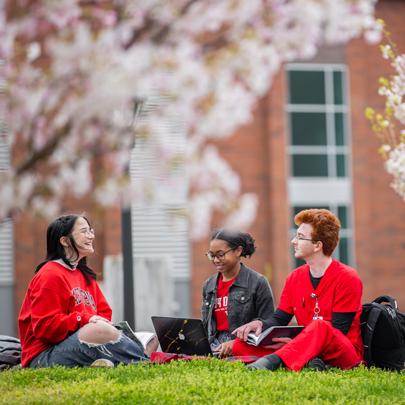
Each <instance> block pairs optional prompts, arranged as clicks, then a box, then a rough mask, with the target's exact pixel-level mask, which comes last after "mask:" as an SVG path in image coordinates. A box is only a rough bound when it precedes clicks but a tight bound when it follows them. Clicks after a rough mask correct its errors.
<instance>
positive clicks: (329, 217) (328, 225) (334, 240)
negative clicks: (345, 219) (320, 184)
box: [294, 208, 341, 256]
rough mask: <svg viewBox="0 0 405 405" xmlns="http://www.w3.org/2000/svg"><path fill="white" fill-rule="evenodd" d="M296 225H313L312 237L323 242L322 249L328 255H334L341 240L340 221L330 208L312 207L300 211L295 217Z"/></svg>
mask: <svg viewBox="0 0 405 405" xmlns="http://www.w3.org/2000/svg"><path fill="white" fill-rule="evenodd" d="M294 222H295V224H296V225H298V226H300V225H301V224H309V225H311V226H312V228H313V230H312V235H311V237H312V239H313V240H314V241H321V242H322V251H323V253H324V255H326V256H332V253H333V251H334V250H335V248H336V246H337V244H338V242H339V231H340V226H341V225H340V221H339V219H338V218H337V217H336V215H334V214H333V213H332V212H330V211H329V210H325V209H320V208H311V209H307V210H303V211H300V212H299V213H298V214H297V215H296V216H295V217H294Z"/></svg>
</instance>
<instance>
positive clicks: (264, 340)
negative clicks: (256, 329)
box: [246, 326, 304, 346]
mask: <svg viewBox="0 0 405 405" xmlns="http://www.w3.org/2000/svg"><path fill="white" fill-rule="evenodd" d="M303 329H304V327H303V326H272V327H271V328H268V329H266V330H264V331H263V332H262V333H261V334H260V335H259V336H256V335H255V334H254V333H249V335H248V337H247V340H246V343H248V344H250V345H253V346H268V345H271V344H273V343H276V342H273V339H274V338H281V337H283V338H284V337H287V338H291V339H293V338H294V337H295V336H297V335H298V334H299V333H300V332H301V331H302V330H303Z"/></svg>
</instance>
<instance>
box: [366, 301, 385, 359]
mask: <svg viewBox="0 0 405 405" xmlns="http://www.w3.org/2000/svg"><path fill="white" fill-rule="evenodd" d="M380 314H381V309H380V308H378V306H377V305H376V306H374V305H372V307H371V309H370V313H369V314H368V318H367V323H366V327H365V328H364V330H363V344H364V360H365V362H366V364H367V366H368V367H371V366H372V365H373V364H374V363H373V359H372V356H371V347H372V344H373V334H374V329H375V326H376V324H377V321H378V318H379V316H380Z"/></svg>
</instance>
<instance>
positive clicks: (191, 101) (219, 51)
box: [0, 0, 381, 229]
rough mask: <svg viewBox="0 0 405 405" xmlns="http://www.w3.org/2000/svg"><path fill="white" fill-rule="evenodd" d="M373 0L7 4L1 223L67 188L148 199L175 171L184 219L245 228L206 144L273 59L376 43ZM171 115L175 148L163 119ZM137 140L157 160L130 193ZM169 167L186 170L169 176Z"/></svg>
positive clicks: (238, 118)
mask: <svg viewBox="0 0 405 405" xmlns="http://www.w3.org/2000/svg"><path fill="white" fill-rule="evenodd" d="M375 2H376V1H375V0H341V1H336V0H249V1H246V0H223V1H217V0H204V1H199V0H173V1H165V0H147V1H145V0H121V1H113V0H111V1H110V0H108V1H92V2H87V1H81V0H37V1H34V2H33V1H29V0H19V1H11V0H10V1H9V2H6V3H7V6H6V7H4V8H3V9H1V11H0V22H1V23H0V36H1V38H0V61H1V62H2V66H1V68H2V71H3V75H4V81H3V82H2V83H4V86H3V87H4V88H3V90H2V96H4V97H2V101H1V105H0V107H1V108H0V114H1V117H0V118H1V119H2V120H3V122H4V124H2V129H1V131H0V147H1V148H2V150H4V149H5V148H6V149H8V150H13V151H15V153H13V159H12V161H11V163H10V165H9V166H8V167H7V168H0V196H1V197H0V198H1V204H0V218H4V217H6V216H8V215H10V214H12V213H13V212H16V211H18V210H23V209H27V208H28V207H29V208H31V209H33V210H34V211H39V212H46V213H48V214H50V215H54V213H55V212H57V211H58V209H60V207H61V206H62V203H63V201H64V198H65V196H66V195H67V194H68V195H73V196H76V197H81V196H83V195H85V194H86V193H89V192H91V195H92V196H93V197H94V199H96V200H97V201H98V202H102V203H104V204H116V203H118V202H127V203H128V202H131V201H129V200H131V198H143V197H145V196H148V197H149V196H150V197H151V198H153V196H155V195H159V192H157V191H158V190H161V189H162V187H161V183H162V182H163V183H164V182H166V184H170V183H171V182H173V181H174V180H173V179H176V181H183V182H186V183H187V187H188V189H189V190H190V193H189V207H190V213H191V214H192V215H193V216H195V217H196V218H198V220H196V221H194V222H195V223H197V224H201V222H203V221H204V222H206V223H209V220H210V217H211V214H212V212H213V211H214V210H216V209H220V210H225V211H226V214H227V215H230V216H229V217H228V221H232V222H233V224H234V225H235V226H237V224H238V223H241V224H242V223H243V224H244V225H246V226H247V225H248V224H249V223H250V222H251V221H252V220H253V218H254V212H255V207H256V206H257V201H256V199H255V197H254V196H252V195H250V194H246V195H242V196H241V195H240V192H241V189H242V187H241V185H240V184H239V181H238V180H237V179H238V175H237V174H236V173H234V172H233V170H232V169H231V168H230V167H229V165H228V164H227V163H226V162H224V161H223V159H222V158H221V156H220V155H219V153H218V152H217V151H216V150H215V147H214V146H213V145H212V144H211V143H212V140H215V139H216V138H220V137H226V136H229V135H231V134H232V133H233V132H234V131H235V130H236V128H238V127H239V126H240V125H243V124H246V123H247V122H248V121H249V120H250V119H251V117H252V110H253V108H254V106H255V103H256V102H257V100H258V98H259V97H261V96H263V95H264V94H265V93H266V92H267V91H268V90H269V88H270V85H271V81H272V78H273V77H274V75H275V73H276V72H277V71H278V69H279V67H280V65H281V64H282V63H283V62H286V61H291V60H294V59H296V58H300V59H303V58H310V57H312V56H314V55H315V53H316V51H317V49H318V48H319V47H320V46H321V45H323V44H332V43H344V42H346V41H348V40H350V39H351V38H354V37H357V36H359V35H362V34H364V35H365V37H366V38H367V39H369V40H377V39H378V37H379V35H380V31H381V28H380V26H379V24H378V23H377V22H376V20H375V19H374V7H375ZM153 95H159V96H160V97H162V98H164V99H165V102H163V103H156V105H154V108H151V109H150V110H148V111H147V113H146V112H145V111H144V114H143V119H138V118H139V114H137V107H138V106H139V105H147V104H148V100H150V99H151V98H153ZM141 115H142V113H141ZM174 115H175V116H176V117H181V128H182V131H181V132H182V134H184V135H185V136H184V138H182V139H183V141H182V142H183V146H182V147H181V148H178V147H172V142H170V141H169V140H168V133H169V132H170V131H168V130H167V125H162V123H170V122H171V117H173V116H174ZM142 142H145V144H148V145H150V151H151V153H152V157H151V159H152V160H153V161H154V162H157V163H158V164H159V165H158V166H159V167H156V165H155V166H154V169H153V170H152V171H151V172H150V173H147V174H149V176H146V175H145V177H144V178H139V179H138V183H137V184H135V189H136V190H135V191H134V190H132V191H129V188H131V189H132V187H130V186H131V184H130V182H129V178H128V173H129V168H130V166H131V165H132V164H135V165H136V162H132V161H131V158H132V159H133V153H132V151H133V149H134V146H136V145H139V144H140V143H142ZM135 149H136V148H135ZM179 170H181V172H182V173H184V175H183V176H178V175H175V176H174V177H172V178H171V175H170V173H171V172H172V171H173V172H175V173H178V171H179ZM221 171H222V173H221ZM152 174H153V175H154V176H155V177H154V178H152V177H153V176H152ZM222 174H226V175H227V179H228V180H229V182H226V181H221V180H220V179H221V175H222ZM146 179H149V180H150V181H149V180H146ZM128 196H131V198H128ZM238 196H239V197H240V199H239V202H238ZM162 198H164V196H163V197H162ZM198 226H200V225H196V227H198ZM201 229H203V228H202V227H201ZM204 229H206V227H205V228H204Z"/></svg>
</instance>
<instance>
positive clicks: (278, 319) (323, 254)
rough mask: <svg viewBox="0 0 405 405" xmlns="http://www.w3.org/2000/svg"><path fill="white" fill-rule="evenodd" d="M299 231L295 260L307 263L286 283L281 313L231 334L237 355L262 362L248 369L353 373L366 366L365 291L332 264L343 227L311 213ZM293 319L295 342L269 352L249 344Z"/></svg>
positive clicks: (347, 270) (282, 342)
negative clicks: (297, 327)
mask: <svg viewBox="0 0 405 405" xmlns="http://www.w3.org/2000/svg"><path fill="white" fill-rule="evenodd" d="M294 221H295V224H296V225H297V226H298V229H297V233H296V235H295V236H294V238H293V239H292V241H291V243H292V246H293V248H294V255H295V257H296V258H299V259H302V260H304V261H305V262H306V264H305V265H303V266H300V267H298V268H297V269H295V270H294V271H293V272H292V273H290V275H289V276H288V277H287V280H286V282H285V285H284V288H283V291H282V293H281V297H280V303H279V305H278V307H277V310H276V311H275V312H274V313H273V314H272V315H271V316H270V317H269V318H268V319H266V320H265V321H262V320H254V321H252V322H249V323H247V324H245V325H243V326H240V327H239V328H237V329H235V330H234V331H233V333H234V334H235V335H236V336H237V339H235V341H234V344H233V348H232V351H233V355H234V356H237V355H253V356H258V357H260V358H259V359H258V360H257V361H255V362H254V363H251V364H250V365H249V366H248V367H250V368H252V369H268V370H276V369H278V368H279V367H281V366H285V367H286V368H288V369H289V370H293V371H299V370H301V369H302V368H303V367H304V366H305V365H307V364H308V365H309V366H310V367H311V366H312V367H313V368H316V369H318V370H321V369H325V368H326V365H330V366H333V367H338V368H341V369H350V368H353V367H355V366H357V365H359V364H360V363H361V362H362V360H363V350H364V348H363V342H362V338H361V331H360V314H361V310H362V305H361V297H362V290H363V285H362V282H361V280H360V278H359V276H358V274H357V272H356V271H355V270H354V269H352V268H351V267H349V266H347V265H345V264H343V263H341V262H339V261H337V260H335V259H332V253H333V251H334V250H335V248H336V246H337V244H338V241H339V231H340V221H339V219H338V218H337V217H336V216H335V215H334V214H333V213H331V212H330V211H328V210H326V209H307V210H303V211H301V212H299V213H298V214H297V215H296V216H295V218H294ZM293 316H295V318H296V320H297V323H298V325H302V326H304V329H303V331H302V332H301V333H300V334H299V335H298V336H296V337H295V338H293V339H289V338H278V339H275V341H276V342H277V343H275V344H273V345H272V346H267V347H260V346H258V347H256V346H250V345H248V344H247V343H246V340H247V336H248V334H249V333H252V332H254V333H256V335H259V334H260V333H261V332H262V330H264V329H267V328H269V327H271V326H275V325H287V324H288V323H289V322H290V320H291V319H292V317H293Z"/></svg>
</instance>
